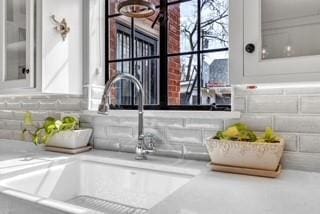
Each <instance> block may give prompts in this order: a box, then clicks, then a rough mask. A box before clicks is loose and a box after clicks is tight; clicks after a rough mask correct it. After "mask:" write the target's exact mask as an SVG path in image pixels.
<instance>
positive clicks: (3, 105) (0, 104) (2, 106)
mask: <svg viewBox="0 0 320 214" xmlns="http://www.w3.org/2000/svg"><path fill="white" fill-rule="evenodd" d="M4 109H6V103H5V102H0V110H4Z"/></svg>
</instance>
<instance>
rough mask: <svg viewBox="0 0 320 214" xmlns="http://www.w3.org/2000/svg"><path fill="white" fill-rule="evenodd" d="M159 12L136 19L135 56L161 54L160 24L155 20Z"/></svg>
mask: <svg viewBox="0 0 320 214" xmlns="http://www.w3.org/2000/svg"><path fill="white" fill-rule="evenodd" d="M158 12H159V11H158V10H157V11H156V13H155V14H154V15H153V16H151V17H149V18H145V19H135V20H134V27H135V44H134V45H135V47H134V48H135V52H134V53H135V57H142V56H157V55H159V37H160V33H159V30H160V26H159V22H158V21H156V22H155V20H156V18H157V15H158Z"/></svg>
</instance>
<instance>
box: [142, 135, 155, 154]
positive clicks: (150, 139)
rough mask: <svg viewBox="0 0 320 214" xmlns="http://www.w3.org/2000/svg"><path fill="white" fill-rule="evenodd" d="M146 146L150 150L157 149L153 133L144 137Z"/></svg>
mask: <svg viewBox="0 0 320 214" xmlns="http://www.w3.org/2000/svg"><path fill="white" fill-rule="evenodd" d="M143 141H144V144H145V146H146V147H147V148H148V149H149V150H153V149H154V148H155V138H154V135H153V134H151V133H148V134H145V135H144V139H143Z"/></svg>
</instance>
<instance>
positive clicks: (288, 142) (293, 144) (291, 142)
mask: <svg viewBox="0 0 320 214" xmlns="http://www.w3.org/2000/svg"><path fill="white" fill-rule="evenodd" d="M279 135H280V136H281V137H283V138H284V141H285V151H290V152H297V151H298V137H297V135H295V134H287V133H279Z"/></svg>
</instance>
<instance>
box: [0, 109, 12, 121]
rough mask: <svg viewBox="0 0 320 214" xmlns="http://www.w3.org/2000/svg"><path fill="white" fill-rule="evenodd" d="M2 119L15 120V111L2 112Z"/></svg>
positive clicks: (0, 116) (0, 117)
mask: <svg viewBox="0 0 320 214" xmlns="http://www.w3.org/2000/svg"><path fill="white" fill-rule="evenodd" d="M0 119H9V120H10V119H13V111H0Z"/></svg>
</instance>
